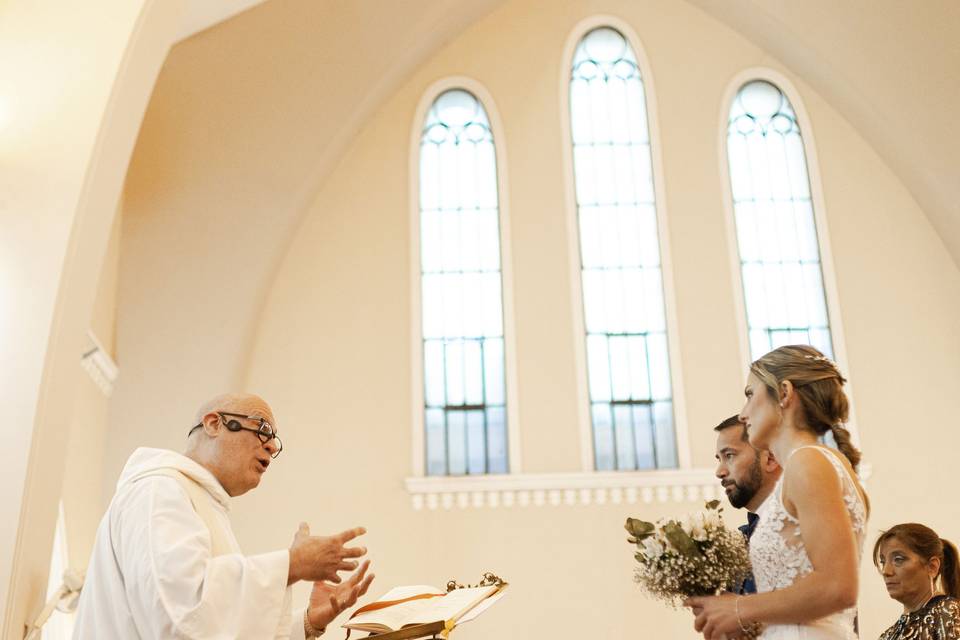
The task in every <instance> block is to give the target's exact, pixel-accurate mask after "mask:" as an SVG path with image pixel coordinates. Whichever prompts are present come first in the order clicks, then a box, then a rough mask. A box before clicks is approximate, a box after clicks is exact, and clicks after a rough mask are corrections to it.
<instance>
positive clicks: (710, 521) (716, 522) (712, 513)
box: [701, 509, 723, 528]
mask: <svg viewBox="0 0 960 640" xmlns="http://www.w3.org/2000/svg"><path fill="white" fill-rule="evenodd" d="M701 515H704V524H706V525H707V526H709V527H716V528H720V527H722V526H723V519H722V518H721V517H720V512H719V511H718V510H716V509H708V510H707V512H706V513H705V514H701Z"/></svg>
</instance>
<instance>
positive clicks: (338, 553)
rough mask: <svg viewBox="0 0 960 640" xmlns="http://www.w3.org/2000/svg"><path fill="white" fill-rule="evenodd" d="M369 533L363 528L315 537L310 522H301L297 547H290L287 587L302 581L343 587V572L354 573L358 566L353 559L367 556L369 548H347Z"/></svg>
mask: <svg viewBox="0 0 960 640" xmlns="http://www.w3.org/2000/svg"><path fill="white" fill-rule="evenodd" d="M366 532H367V530H366V529H364V528H363V527H356V528H354V529H347V530H346V531H343V532H341V533H338V534H336V535H333V536H311V535H310V527H309V526H307V523H306V522H301V523H300V528H299V529H298V530H297V533H296V534H294V536H293V544H291V545H290V568H289V570H288V573H287V584H288V585H291V584H293V583H295V582H297V581H299V580H310V581H313V582H320V581H327V582H332V583H334V584H338V583H340V576H339V575H337V573H338V572H339V571H353V570H354V569H356V568H357V562H356V561H355V560H350V558H359V557H361V556H364V555H366V553H367V549H366V547H347V546H344V545H346V544H347V543H348V542H350V541H351V540H353V539H354V538H356V537H357V536H361V535H363V534H365V533H366Z"/></svg>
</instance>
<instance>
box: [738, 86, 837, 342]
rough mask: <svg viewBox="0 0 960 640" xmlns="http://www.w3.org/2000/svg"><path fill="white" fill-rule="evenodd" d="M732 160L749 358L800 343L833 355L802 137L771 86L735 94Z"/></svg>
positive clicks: (789, 108) (793, 115) (787, 107)
mask: <svg viewBox="0 0 960 640" xmlns="http://www.w3.org/2000/svg"><path fill="white" fill-rule="evenodd" d="M727 155H728V159H729V166H730V186H731V191H732V195H733V209H734V218H735V222H736V229H737V246H738V249H739V256H740V273H741V276H742V278H743V294H744V301H745V306H746V312H747V329H748V332H749V340H750V357H751V359H755V358H759V357H760V356H762V355H763V354H764V353H766V352H768V351H770V350H771V349H775V348H776V347H778V346H781V345H784V344H798V343H801V344H811V345H813V346H815V347H817V348H818V349H820V350H821V351H823V352H824V353H825V354H827V355H828V356H830V357H833V341H832V340H831V337H830V322H829V318H828V314H827V301H826V296H825V294H824V288H823V274H822V272H821V268H820V250H819V243H818V239H817V225H816V222H815V220H814V211H813V200H812V198H811V196H810V180H809V177H808V174H807V160H806V154H805V153H804V149H803V139H802V137H801V131H800V126H799V124H798V123H797V116H796V113H795V112H794V109H793V106H792V105H791V104H790V100H788V99H787V96H786V95H785V94H784V93H783V91H781V90H780V89H779V88H778V87H777V86H775V85H774V84H772V83H771V82H769V81H767V80H753V81H751V82H748V83H746V84H745V85H743V86H742V87H741V88H740V90H739V91H738V92H737V95H736V97H735V98H734V100H733V104H732V106H731V107H730V119H729V123H728V127H727Z"/></svg>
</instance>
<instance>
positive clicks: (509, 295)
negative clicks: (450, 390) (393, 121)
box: [408, 76, 522, 482]
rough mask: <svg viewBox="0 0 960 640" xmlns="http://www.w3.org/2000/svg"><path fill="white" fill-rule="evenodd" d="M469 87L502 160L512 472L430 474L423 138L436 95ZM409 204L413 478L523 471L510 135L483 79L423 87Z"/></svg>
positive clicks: (502, 268) (464, 78)
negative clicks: (422, 248) (426, 404)
mask: <svg viewBox="0 0 960 640" xmlns="http://www.w3.org/2000/svg"><path fill="white" fill-rule="evenodd" d="M451 89H463V90H465V91H468V92H469V93H471V94H473V95H474V97H476V99H477V100H478V101H479V102H480V104H481V105H482V106H483V109H484V111H485V112H486V115H487V119H488V120H489V122H490V130H491V132H492V133H493V149H494V157H495V158H496V163H497V167H496V170H497V211H498V215H499V230H500V281H501V296H502V314H503V341H504V383H505V393H506V395H505V403H506V416H507V469H508V470H507V474H473V475H467V476H459V475H445V476H427V474H426V451H425V447H426V438H425V435H426V434H425V429H426V410H425V407H424V395H425V394H424V379H423V376H424V363H423V324H422V319H423V294H422V291H421V255H420V214H421V212H420V138H421V136H422V133H423V125H424V122H425V119H426V117H427V114H428V113H429V110H430V108H431V107H432V106H433V103H434V101H435V100H436V99H437V98H438V97H439V96H440V95H441V94H442V93H444V92H445V91H449V90H451ZM409 152H410V155H409V168H410V170H409V177H410V180H409V189H408V191H409V198H410V200H409V210H410V238H409V245H408V246H409V247H410V291H411V296H410V297H411V305H410V317H411V328H410V333H411V342H410V344H411V358H410V360H411V369H412V379H411V380H412V383H411V387H412V389H411V395H412V420H411V422H412V433H411V442H412V452H411V454H412V455H411V465H412V467H411V470H412V474H411V475H412V477H413V478H431V479H432V478H436V479H438V480H440V481H454V482H455V481H457V480H458V479H461V478H478V477H487V476H502V475H510V474H517V473H520V472H521V469H522V457H521V451H520V431H519V421H520V420H519V416H520V411H519V401H518V398H519V393H518V392H517V350H516V329H515V322H514V305H513V298H514V293H513V292H514V289H513V269H512V265H513V259H512V245H511V241H510V214H509V206H508V202H509V197H508V193H509V191H508V185H507V179H506V176H507V169H506V155H507V154H506V152H505V135H504V130H503V125H502V122H501V120H500V113H499V110H498V109H497V106H496V103H495V102H494V100H493V96H492V95H491V94H490V92H489V91H487V89H486V87H484V86H483V84H481V83H480V82H478V81H477V80H474V79H473V78H470V77H467V76H446V77H443V78H441V79H439V80H436V81H435V82H433V83H432V84H430V85H429V86H428V87H427V88H426V89H425V90H424V91H423V93H422V95H421V97H420V102H419V103H418V105H417V109H416V112H415V114H414V118H413V124H412V126H411V130H410V145H409Z"/></svg>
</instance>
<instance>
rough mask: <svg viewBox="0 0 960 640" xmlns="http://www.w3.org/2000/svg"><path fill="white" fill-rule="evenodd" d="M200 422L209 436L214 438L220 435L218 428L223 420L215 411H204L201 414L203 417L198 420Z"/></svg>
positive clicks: (221, 425)
mask: <svg viewBox="0 0 960 640" xmlns="http://www.w3.org/2000/svg"><path fill="white" fill-rule="evenodd" d="M200 424H201V425H203V432H204V433H206V434H207V435H208V436H210V437H211V438H215V437H217V436H218V435H220V429H221V428H222V427H223V421H222V420H221V419H220V414H219V413H217V412H216V411H211V412H209V413H205V414H204V415H203V419H202V420H201V421H200Z"/></svg>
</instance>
